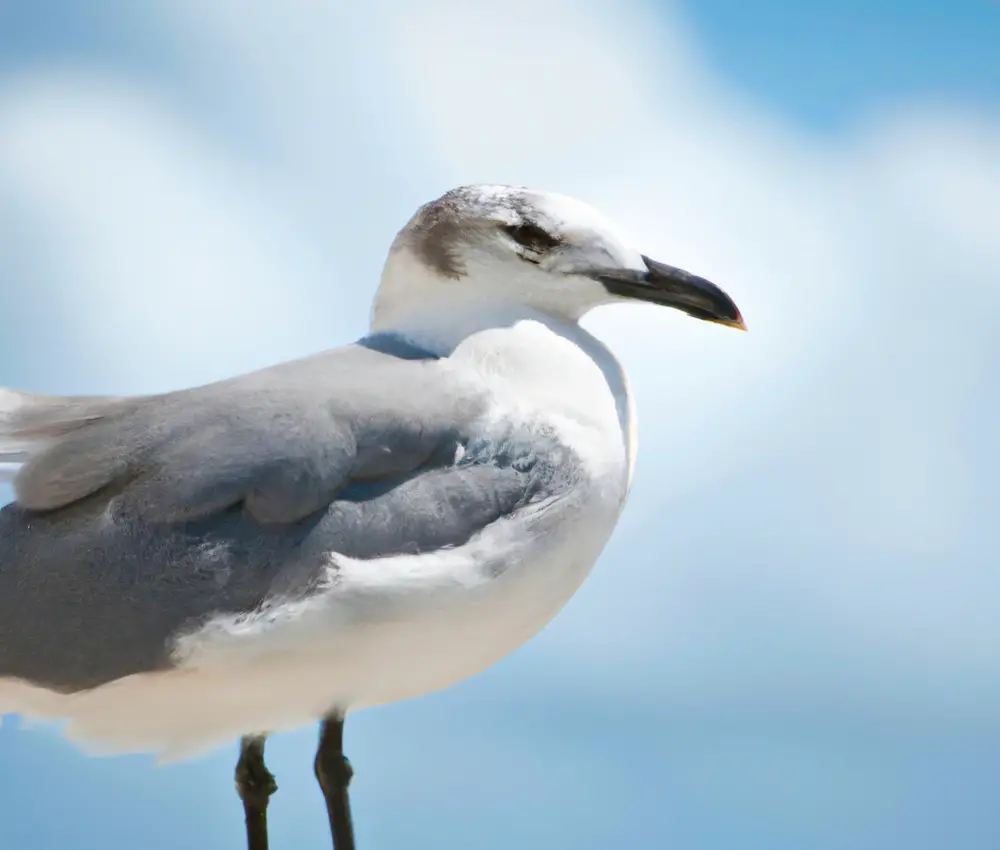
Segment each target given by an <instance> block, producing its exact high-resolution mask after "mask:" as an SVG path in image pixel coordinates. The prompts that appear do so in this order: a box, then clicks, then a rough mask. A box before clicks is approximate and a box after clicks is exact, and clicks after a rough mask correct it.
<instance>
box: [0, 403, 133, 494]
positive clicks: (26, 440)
mask: <svg viewBox="0 0 1000 850" xmlns="http://www.w3.org/2000/svg"><path fill="white" fill-rule="evenodd" d="M120 402H121V399H119V398H115V397H114V396H45V395H32V394H31V393H23V392H19V391H17V390H11V389H6V388H4V387H0V484H6V483H11V482H14V481H15V479H16V477H17V474H18V472H19V471H20V469H21V467H22V465H23V464H25V463H27V462H28V461H29V460H31V458H33V457H35V456H37V455H39V454H41V453H43V452H44V451H45V450H46V449H48V448H51V447H52V446H53V445H55V444H56V443H58V442H59V441H60V440H61V439H62V438H64V437H66V436H67V435H68V434H71V433H73V432H74V431H77V430H79V429H80V428H83V427H85V426H87V425H90V424H91V423H93V422H96V421H98V420H100V419H102V418H104V417H105V416H107V415H108V413H109V412H111V411H112V410H113V409H114V408H115V407H117V406H118V404H119V403H120Z"/></svg>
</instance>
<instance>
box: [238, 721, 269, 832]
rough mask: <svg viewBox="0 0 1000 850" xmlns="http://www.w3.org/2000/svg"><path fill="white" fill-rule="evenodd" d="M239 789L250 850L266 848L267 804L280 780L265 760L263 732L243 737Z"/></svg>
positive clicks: (239, 766)
mask: <svg viewBox="0 0 1000 850" xmlns="http://www.w3.org/2000/svg"><path fill="white" fill-rule="evenodd" d="M236 790H237V792H238V793H239V795H240V799H241V800H242V801H243V814H244V817H245V819H246V825H247V850H267V804H268V803H269V802H270V799H271V795H272V794H273V793H274V792H275V791H277V790H278V783H276V782H275V781H274V776H273V775H272V773H271V771H269V770H268V769H267V765H265V764H264V736H263V735H255V736H252V737H251V736H248V737H246V738H243V740H242V741H240V760H239V761H238V762H237V763H236Z"/></svg>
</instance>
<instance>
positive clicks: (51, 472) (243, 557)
mask: <svg viewBox="0 0 1000 850" xmlns="http://www.w3.org/2000/svg"><path fill="white" fill-rule="evenodd" d="M7 398H8V399H9V400H11V399H12V400H13V401H8V404H7V408H6V409H0V460H2V459H4V458H3V457H2V455H4V454H6V456H7V458H8V459H10V458H17V459H23V458H27V460H26V461H25V463H24V465H23V467H22V468H21V470H20V471H19V473H18V474H17V476H16V478H15V481H14V485H15V493H16V502H15V503H14V504H12V505H9V506H7V507H6V508H4V509H3V510H2V511H0V677H4V676H13V677H18V678H24V679H26V680H29V681H32V682H35V683H37V684H41V685H44V686H46V687H49V688H52V689H55V690H60V691H64V692H71V691H76V690H80V689H83V688H90V687H94V686H97V685H100V684H102V683H105V682H108V681H111V680H114V679H117V678H119V677H122V676H126V675H129V674H132V673H138V672H145V671H150V670H157V669H164V668H166V667H168V666H169V665H170V658H169V653H170V640H171V638H172V637H174V636H175V635H177V633H178V632H179V631H181V630H182V629H186V628H190V627H193V626H196V625H197V624H199V623H200V622H203V621H204V620H206V619H207V618H209V617H210V616H213V615H217V614H221V613H242V612H249V611H253V610H255V609H257V608H259V607H260V606H261V604H262V603H263V602H265V601H266V600H268V599H270V598H272V597H274V596H275V595H276V594H280V595H281V596H288V595H295V594H307V593H309V591H310V588H311V586H312V585H313V583H315V582H316V580H317V579H318V577H319V575H320V572H321V570H323V569H325V568H326V567H327V566H328V564H329V559H330V553H331V552H333V553H340V554H342V555H344V556H348V557H352V558H361V559H371V558H378V557H382V556H387V555H393V554H400V553H420V552H427V551H433V550H436V549H441V548H444V547H450V546H457V545H461V544H462V543H464V542H465V541H467V540H468V539H469V538H470V537H472V536H473V535H474V534H475V533H477V532H478V531H480V530H481V529H482V528H484V527H485V526H487V525H488V524H490V523H492V522H494V521H495V520H497V519H498V518H500V517H503V516H505V515H509V514H511V513H513V512H514V511H516V510H517V509H518V508H519V507H522V506H524V505H527V504H529V503H532V502H537V501H539V500H541V499H545V498H549V497H552V496H557V495H559V494H560V493H561V492H564V491H565V490H566V489H567V488H568V487H569V486H570V485H571V481H572V478H573V475H574V461H573V458H571V457H569V456H568V455H567V453H566V450H565V449H563V448H562V447H560V446H559V445H558V444H557V443H556V442H555V441H554V440H552V439H551V438H549V437H548V435H546V434H543V433H538V432H537V431H536V432H532V433H528V432H527V431H521V430H519V429H518V427H516V426H515V425H514V424H512V423H502V422H501V423H492V424H489V425H487V424H486V423H485V422H484V421H483V419H482V418H481V417H482V414H483V412H484V410H485V409H486V405H487V402H488V399H487V398H485V397H484V394H483V391H482V390H481V389H477V388H476V387H475V386H474V385H471V384H468V383H467V382H466V381H465V378H464V377H463V375H462V373H461V372H460V371H458V370H456V369H455V368H454V366H453V365H452V364H450V363H449V361H447V360H438V359H436V358H434V357H433V356H432V355H430V354H429V353H428V352H424V351H421V350H419V349H416V348H414V347H413V346H411V345H408V344H407V343H405V342H403V341H402V340H400V339H397V338H394V337H388V336H381V337H371V338H369V339H366V340H363V341H362V342H360V343H358V344H355V345H351V346H346V347H344V348H340V349H335V350H333V351H329V352H325V353H323V354H319V355H316V356H313V357H309V358H305V359H302V360H297V361H293V362H291V363H285V364H281V365H279V366H275V367H271V368H268V369H264V370H261V371H258V372H253V373H250V374H248V375H243V376H240V377H237V378H233V379H230V380H227V381H222V382H219V383H215V384H211V385H208V386H204V387H198V388H194V389H188V390H183V391H180V392H173V393H166V394H163V395H155V396H145V397H138V398H65V399H60V398H43V397H34V396H21V395H10V396H8V397H7ZM15 402H16V403H15ZM373 568H374V567H373Z"/></svg>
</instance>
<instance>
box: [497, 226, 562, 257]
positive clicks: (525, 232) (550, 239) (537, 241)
mask: <svg viewBox="0 0 1000 850" xmlns="http://www.w3.org/2000/svg"><path fill="white" fill-rule="evenodd" d="M504 230H506V231H507V232H508V233H509V234H510V235H511V238H513V239H514V241H515V242H517V243H518V244H519V245H523V246H524V247H525V248H528V249H529V250H531V251H536V252H538V253H543V252H545V251H550V250H551V249H553V248H555V247H556V246H557V245H558V244H559V240H558V239H556V238H555V237H554V236H553V235H552V234H551V233H549V232H548V231H547V230H545V229H544V228H542V227H539V226H538V225H537V224H532V223H531V222H530V221H525V222H522V223H521V224H515V225H511V226H509V227H505V228H504Z"/></svg>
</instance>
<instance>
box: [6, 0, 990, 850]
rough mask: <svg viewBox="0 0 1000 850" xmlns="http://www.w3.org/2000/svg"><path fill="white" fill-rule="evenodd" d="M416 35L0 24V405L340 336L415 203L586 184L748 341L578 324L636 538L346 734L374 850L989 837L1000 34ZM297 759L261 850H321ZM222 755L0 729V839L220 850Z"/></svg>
mask: <svg viewBox="0 0 1000 850" xmlns="http://www.w3.org/2000/svg"><path fill="white" fill-rule="evenodd" d="M362 6H363V10H362V8H361V7H362ZM419 9H420V11H419V13H418V12H417V11H416V7H415V6H414V5H413V4H404V3H396V2H392V0H376V2H372V3H370V4H355V6H354V7H350V6H349V7H347V8H346V9H344V8H341V7H340V6H337V5H335V4H317V3H312V2H305V0H296V2H289V3H286V4H282V5H281V6H280V8H279V7H278V6H276V5H275V4H271V3H266V2H264V0H239V2H237V0H218V2H215V3H213V4H204V3H201V2H197V0H172V2H170V3H167V2H149V3H145V4H141V7H140V5H139V4H134V3H129V2H124V0H93V2H89V3H87V4H86V5H83V4H79V3H70V2H54V0H46V1H45V2H36V3H33V4H4V5H3V6H0V385H10V386H16V387H22V388H26V389H34V390H37V391H42V392H74V393H75V392H111V393H115V392H118V393H124V392H148V391H154V390H159V389H167V388H172V387H179V386H185V385H189V384H192V383H196V382H201V381H206V380H210V379H212V378H215V377H221V376H223V375H227V374H232V373H234V372H238V371H245V370H248V369H251V368H254V367H256V366H260V365H264V364H267V363H270V362H274V361H277V360H280V359H284V358H287V357H292V356H296V355H298V354H301V353H305V352H308V351H313V350H317V349H319V348H323V347H326V346H329V345H333V344H337V343H340V342H343V341H347V340H349V339H351V338H353V337H355V336H357V335H358V334H360V333H362V332H363V330H364V327H365V323H366V321H367V309H368V303H369V300H370V297H371V294H372V291H373V288H374V285H375V281H376V280H377V275H378V271H379V267H380V265H381V261H382V257H383V255H384V251H385V248H386V246H387V244H388V241H389V239H390V238H391V235H392V234H393V233H394V232H395V229H396V228H398V227H399V226H400V225H401V224H402V223H403V222H404V221H405V220H406V218H407V217H408V216H409V215H410V213H411V211H412V209H413V208H414V207H415V206H416V205H417V204H418V203H421V202H422V201H424V200H426V199H428V198H430V197H432V196H434V195H436V194H438V193H440V192H441V191H443V190H444V189H446V188H448V187H450V186H452V185H455V184H458V183H462V182H469V181H472V180H484V181H499V182H514V183H522V184H532V185H537V186H541V187H543V188H551V189H555V190H560V191H566V192H569V193H571V194H576V195H579V196H580V197H582V198H584V199H586V200H588V201H590V202H592V203H594V204H595V205H597V206H599V207H601V208H602V209H604V210H606V211H607V212H608V213H610V214H612V215H613V216H614V217H616V218H617V219H619V220H621V221H622V223H623V224H624V225H625V226H626V228H627V229H628V230H630V231H631V232H632V233H633V234H635V237H636V239H637V241H639V243H640V245H641V246H642V247H643V250H644V251H645V252H646V253H648V254H652V255H654V256H658V257H662V258H663V259H664V260H666V261H668V262H674V263H676V264H678V265H682V266H685V267H688V268H691V269H692V270H693V271H696V272H699V273H702V274H705V275H706V276H708V277H711V278H712V279H715V280H717V281H719V282H720V283H721V284H723V285H724V286H725V288H726V289H727V290H729V291H730V292H731V293H732V294H733V295H734V296H735V297H736V299H737V301H738V302H739V303H740V306H741V308H742V309H743V312H744V315H745V316H746V318H747V321H748V324H749V325H750V328H751V333H750V334H746V335H740V334H731V333H725V332H721V333H716V332H714V330H713V329H711V328H708V329H706V328H705V327H704V326H702V325H700V324H699V323H695V322H690V321H686V320H684V319H683V318H682V317H674V316H665V315H664V314H663V313H662V312H658V311H655V310H651V309H644V308H640V307H636V308H615V309H610V310H607V311H605V312H603V313H600V314H597V315H595V316H594V317H593V318H591V319H588V321H587V324H588V327H590V328H591V329H592V330H593V331H594V332H596V333H598V334H599V335H600V336H601V337H602V338H603V339H605V341H607V342H608V343H609V344H610V345H611V346H612V348H613V349H614V350H615V351H617V352H618V353H619V354H620V356H621V359H622V360H623V361H624V363H625V365H626V367H627V368H628V370H629V372H630V374H631V376H632V382H633V385H634V389H635V392H636V395H637V401H638V406H639V427H640V449H639V463H638V469H637V473H636V479H635V485H634V488H633V493H632V498H631V501H630V504H629V507H628V509H627V512H626V514H625V516H624V518H623V520H622V523H621V525H620V527H619V530H618V531H617V532H616V534H615V537H614V538H613V540H612V541H611V543H610V544H609V546H608V549H607V550H606V552H605V555H604V557H603V558H602V560H601V562H600V563H599V564H598V566H597V568H596V569H595V572H594V574H593V575H592V576H591V578H590V579H589V580H588V582H587V584H586V585H585V586H584V588H583V589H582V590H581V592H580V593H579V594H578V596H577V598H576V599H574V600H573V602H572V603H571V604H570V605H569V606H568V607H567V608H566V610H565V611H564V612H563V614H562V615H560V617H559V618H558V619H557V620H556V621H555V622H554V623H553V624H552V625H551V626H550V627H549V628H548V629H546V630H545V632H544V633H543V634H542V635H540V636H539V637H538V638H537V639H536V640H535V641H533V642H532V643H531V644H529V645H528V646H526V647H524V648H523V649H522V650H520V651H519V652H517V653H515V654H514V655H513V656H512V657H510V658H509V659H507V660H506V661H504V662H503V663H501V664H499V665H498V666H497V667H496V668H494V669H492V670H490V671H488V672H487V673H485V674H483V675H481V676H479V677H477V678H476V679H474V680H471V681H469V682H467V683H465V684H463V685H461V686H458V687H456V688H454V689H452V690H450V691H447V692H444V693H441V694H436V695H433V696H430V697H427V698H424V699H421V700H415V701H412V702H409V703H406V704H401V705H396V706H389V707H385V708H381V709H377V710H372V711H368V712H365V713H362V714H359V715H357V716H356V717H353V718H352V719H351V721H350V724H349V727H348V742H349V751H350V754H351V757H352V760H353V762H354V764H355V766H356V769H357V772H358V773H357V779H356V783H355V786H354V790H355V794H354V799H355V805H356V809H357V815H356V820H357V823H358V832H359V840H360V841H361V842H362V847H365V848H378V847H385V848H389V847H397V846H401V845H405V846H407V847H413V848H419V847H425V846H426V847H431V846H433V847H442V846H444V847H451V846H454V847H464V846H475V847H482V848H492V847H496V848H501V847H504V848H506V847H509V846H512V845H516V846H525V847H527V846H539V847H542V846H573V847H579V848H588V847H594V848H597V847H606V846H609V844H614V845H617V846H628V847H637V848H647V847H648V848H656V850H659V848H662V847H678V848H679V847H683V848H693V849H694V850H703V848H706V849H707V848H711V850H715V848H720V850H721V848H726V850H728V848H734V849H735V848H739V850H743V848H746V847H757V846H760V847H765V846H766V847H769V848H774V849H775V850H782V848H789V850H792V848H794V850H811V848H816V850H835V849H836V850H840V848H851V850H855V848H859V849H860V850H865V848H872V849H873V850H874V848H884V847H895V846H905V847H907V848H908V850H923V848H927V850H937V848H952V847H962V848H969V850H978V848H984V849H985V848H995V847H996V846H998V844H1000V815H998V814H997V810H996V805H995V799H994V797H995V790H994V789H995V788H996V786H997V784H998V781H1000V720H998V719H997V718H1000V620H998V618H997V617H996V603H995V600H996V599H997V595H998V592H1000V575H998V572H997V569H996V559H995V554H994V550H995V546H994V544H993V541H992V534H991V532H990V528H991V526H992V523H993V522H994V521H995V508H994V506H995V505H996V503H997V498H998V495H1000V494H998V493H997V484H996V481H997V480H998V476H997V475H996V471H997V470H998V468H1000V443H998V440H997V438H996V435H995V427H994V426H995V422H996V421H997V416H998V414H1000V405H998V401H997V397H996V392H995V374H994V373H995V369H994V366H993V364H995V363H996V362H997V359H998V358H1000V336H998V335H997V333H996V319H995V316H996V315H997V312H998V310H1000V285H998V282H997V275H996V269H997V268H998V267H1000V216H997V215H996V198H997V197H1000V155H998V154H1000V102H998V101H1000V94H998V92H1000V79H998V78H1000V62H997V60H996V58H995V56H994V54H995V45H996V44H997V43H1000V4H997V3H994V2H987V0H970V2H968V3H964V4H941V3H931V2H909V3H906V4H903V3H901V2H881V3H867V4H866V3H861V2H860V0H859V2H853V0H852V2H850V3H847V2H845V3H840V4H833V3H829V4H819V3H815V4H811V5H807V4H793V3H790V2H785V3H779V2H755V0H744V2H735V0H699V2H698V3H694V2H691V3H687V4H680V5H668V4H659V3H657V4H653V3H648V2H647V3H621V2H615V3H611V2H604V3H601V2H596V0H595V2H590V3H585V2H572V0H553V2H551V3H549V4H545V5H541V4H538V3H530V2H527V0H510V2H508V3H505V4H504V5H503V6H502V7H500V6H495V5H487V4H484V5H482V6H476V5H474V4H463V3H458V2H453V0H431V2H428V3H424V4H421V5H420V7H419ZM314 736H315V733H314V730H309V729H307V730H302V731H301V732H297V733H294V734H290V735H285V736H281V737H279V738H276V739H275V740H274V741H273V743H272V745H271V748H270V753H271V755H270V762H271V766H272V769H273V770H274V772H275V773H276V774H277V776H278V780H279V783H280V785H281V790H280V792H279V794H278V795H277V796H276V797H275V798H274V803H273V809H272V811H273V815H272V817H271V822H272V834H273V846H274V847H275V848H282V847H292V846H294V847H303V848H307V847H317V848H318V847H324V846H326V841H327V838H326V835H325V827H324V819H323V813H322V807H321V802H320V797H319V794H318V791H317V790H316V788H315V787H314V781H313V779H312V774H311V756H312V748H313V745H314ZM234 757H235V756H234V749H232V748H230V749H228V750H226V749H224V750H220V751H218V752H216V753H213V754H211V755H209V756H207V757H204V758H202V759H199V760H196V761H194V762H190V763H184V764H180V765H175V766H169V767H164V768H157V767H154V766H153V764H152V762H151V760H150V759H148V758H146V757H143V756H130V757H123V758H112V759H94V758H87V757H85V756H84V755H81V754H80V753H78V752H77V751H76V750H75V749H74V748H73V747H72V746H71V745H70V744H68V743H67V742H65V741H64V740H63V739H62V738H61V737H59V735H58V734H57V731H56V730H54V729H53V728H51V727H46V726H40V727H34V728H24V727H19V725H18V723H17V722H16V721H14V722H9V721H5V723H4V725H3V726H2V727H0V765H2V768H0V847H8V846H9V847H18V848H25V850H49V848H63V847H65V846H67V844H69V845H70V846H77V845H79V846H94V847H108V848H113V850H117V848H122V850H124V848H132V847H136V846H142V847H146V848H151V850H155V848H171V850H173V848H175V847H177V846H185V845H190V846H205V847H209V846H211V847H217V848H238V847H240V846H241V845H242V841H243V836H242V830H241V826H242V825H241V814H240V809H239V803H238V801H237V799H236V797H235V794H234V792H233V788H232V782H231V773H232V767H233V761H234Z"/></svg>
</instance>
